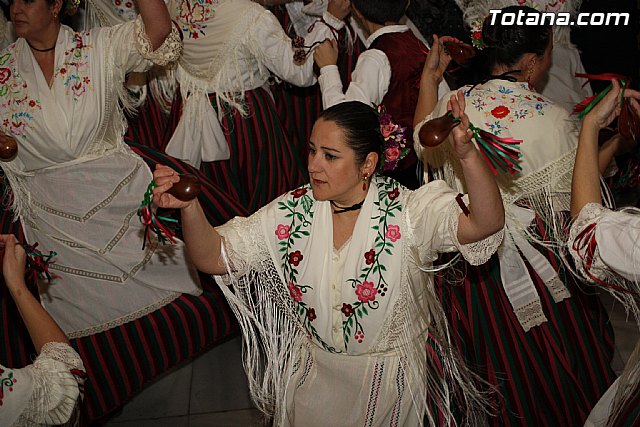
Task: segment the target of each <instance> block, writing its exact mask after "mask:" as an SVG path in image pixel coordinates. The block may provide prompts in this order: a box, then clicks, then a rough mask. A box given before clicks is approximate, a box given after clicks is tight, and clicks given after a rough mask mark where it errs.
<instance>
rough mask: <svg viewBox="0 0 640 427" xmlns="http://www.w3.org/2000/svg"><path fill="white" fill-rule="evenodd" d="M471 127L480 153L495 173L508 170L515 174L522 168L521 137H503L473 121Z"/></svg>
mask: <svg viewBox="0 0 640 427" xmlns="http://www.w3.org/2000/svg"><path fill="white" fill-rule="evenodd" d="M469 129H471V131H472V132H473V139H474V140H475V141H476V142H477V144H478V149H479V150H480V153H482V155H483V156H484V158H485V160H486V161H487V163H488V164H489V167H490V168H491V171H492V172H493V174H494V175H498V172H508V173H510V174H512V175H513V174H515V173H516V172H517V171H521V170H522V167H521V166H520V164H519V162H520V159H521V158H522V153H521V152H520V147H519V145H520V144H521V143H522V140H521V139H515V138H501V137H499V136H496V135H494V134H492V133H490V132H487V131H486V130H484V129H480V128H478V127H476V126H474V125H473V124H471V123H469Z"/></svg>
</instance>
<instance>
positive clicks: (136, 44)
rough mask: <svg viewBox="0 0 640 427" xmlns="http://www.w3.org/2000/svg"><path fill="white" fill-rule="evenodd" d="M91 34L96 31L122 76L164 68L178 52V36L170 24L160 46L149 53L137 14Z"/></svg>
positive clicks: (149, 43)
mask: <svg viewBox="0 0 640 427" xmlns="http://www.w3.org/2000/svg"><path fill="white" fill-rule="evenodd" d="M93 31H98V32H99V37H101V38H103V40H102V43H103V44H104V46H105V48H107V49H109V51H110V58H109V59H110V60H112V61H113V62H114V65H115V66H116V67H117V68H119V69H121V70H123V71H124V72H125V73H129V72H133V71H139V72H142V71H146V70H148V69H149V68H151V67H152V66H153V65H154V64H157V65H160V66H164V65H167V64H168V63H170V62H173V61H176V60H177V59H178V57H179V56H180V54H181V53H182V41H181V40H180V33H179V32H178V30H177V28H175V26H173V25H172V28H171V33H169V35H168V36H167V38H166V39H165V41H164V43H162V45H160V47H158V48H157V49H156V50H153V48H152V46H151V42H150V41H149V38H148V37H147V34H146V33H145V31H144V24H143V23H142V17H140V16H139V15H138V17H137V18H136V19H135V20H133V21H129V22H125V23H123V24H118V25H115V26H113V27H107V28H96V29H94V30H93Z"/></svg>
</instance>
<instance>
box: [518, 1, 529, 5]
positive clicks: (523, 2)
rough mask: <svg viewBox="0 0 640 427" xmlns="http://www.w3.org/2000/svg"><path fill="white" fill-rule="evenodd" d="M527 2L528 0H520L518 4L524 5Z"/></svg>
mask: <svg viewBox="0 0 640 427" xmlns="http://www.w3.org/2000/svg"><path fill="white" fill-rule="evenodd" d="M526 2H527V0H518V6H522V5H523V4H525V3H526Z"/></svg>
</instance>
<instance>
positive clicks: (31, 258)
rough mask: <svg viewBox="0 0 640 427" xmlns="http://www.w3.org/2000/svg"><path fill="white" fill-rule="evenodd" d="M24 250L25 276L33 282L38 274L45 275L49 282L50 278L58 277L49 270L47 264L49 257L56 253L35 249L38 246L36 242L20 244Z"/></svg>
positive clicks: (49, 262) (49, 261) (49, 260)
mask: <svg viewBox="0 0 640 427" xmlns="http://www.w3.org/2000/svg"><path fill="white" fill-rule="evenodd" d="M22 246H23V248H24V251H25V252H26V254H27V269H26V273H25V276H26V277H27V278H28V279H30V280H32V281H33V283H36V282H37V280H38V276H40V277H43V276H44V277H46V278H47V280H48V281H49V282H50V281H51V279H59V278H60V277H59V276H57V275H55V274H53V273H51V272H50V271H49V264H51V259H52V258H53V257H55V256H56V255H58V254H57V253H56V252H54V251H49V253H48V254H47V255H45V254H43V253H42V252H40V251H38V250H36V248H37V247H38V243H37V242H36V243H34V244H33V245H27V244H24V245H22Z"/></svg>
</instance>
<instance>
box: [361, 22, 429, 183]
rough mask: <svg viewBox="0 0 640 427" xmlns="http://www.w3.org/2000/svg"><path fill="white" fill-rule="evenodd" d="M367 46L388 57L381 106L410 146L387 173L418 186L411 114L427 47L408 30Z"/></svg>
mask: <svg viewBox="0 0 640 427" xmlns="http://www.w3.org/2000/svg"><path fill="white" fill-rule="evenodd" d="M370 49H378V50H381V51H382V52H384V54H385V55H387V58H388V59H389V64H391V79H390V81H389V89H388V90H387V94H386V95H385V96H384V98H382V105H384V107H385V108H386V110H387V113H389V114H391V117H392V118H393V120H394V121H395V122H396V123H398V124H399V125H400V126H403V127H405V128H407V129H406V137H407V140H408V142H409V146H410V147H411V148H412V150H411V152H410V153H409V155H407V157H405V158H404V159H402V160H401V161H400V164H398V167H397V169H396V170H395V171H393V172H392V173H389V174H388V175H389V176H391V177H393V178H395V179H397V180H398V181H400V183H402V184H403V185H405V186H407V187H409V188H412V189H415V188H417V186H418V181H417V179H416V177H415V175H416V173H415V169H416V164H417V162H418V158H417V156H416V154H415V152H414V151H413V115H414V113H415V111H416V105H417V104H418V94H419V91H420V77H421V76H422V68H423V67H424V62H425V60H426V59H427V52H428V49H427V47H426V46H425V45H424V43H422V42H421V41H420V40H419V39H418V38H417V37H416V36H414V35H413V33H412V32H411V30H407V31H405V32H402V33H386V34H382V35H381V36H379V37H377V38H376V39H375V40H374V41H373V43H371V46H370Z"/></svg>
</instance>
